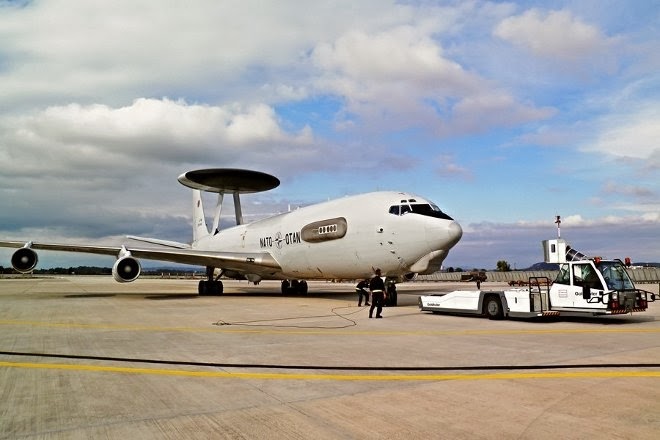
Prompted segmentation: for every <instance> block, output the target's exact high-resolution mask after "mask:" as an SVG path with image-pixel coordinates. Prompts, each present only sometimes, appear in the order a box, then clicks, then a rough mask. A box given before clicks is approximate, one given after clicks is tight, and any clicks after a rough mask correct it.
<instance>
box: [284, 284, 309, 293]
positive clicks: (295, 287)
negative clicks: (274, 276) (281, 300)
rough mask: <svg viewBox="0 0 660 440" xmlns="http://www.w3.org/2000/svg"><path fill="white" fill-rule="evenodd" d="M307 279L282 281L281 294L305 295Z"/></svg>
mask: <svg viewBox="0 0 660 440" xmlns="http://www.w3.org/2000/svg"><path fill="white" fill-rule="evenodd" d="M307 289H308V287H307V281H305V280H284V281H282V294H284V295H307Z"/></svg>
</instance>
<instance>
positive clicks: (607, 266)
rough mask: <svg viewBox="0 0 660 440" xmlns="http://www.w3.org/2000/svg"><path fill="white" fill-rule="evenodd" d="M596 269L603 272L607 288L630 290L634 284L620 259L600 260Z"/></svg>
mask: <svg viewBox="0 0 660 440" xmlns="http://www.w3.org/2000/svg"><path fill="white" fill-rule="evenodd" d="M598 270H600V272H601V273H602V274H603V278H604V279H605V283H606V284H607V288H608V289H611V290H630V289H634V288H635V285H634V284H633V282H632V281H631V279H630V277H629V276H628V272H626V269H625V268H624V267H623V264H621V262H620V261H601V262H600V263H599V264H598Z"/></svg>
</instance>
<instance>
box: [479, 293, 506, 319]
mask: <svg viewBox="0 0 660 440" xmlns="http://www.w3.org/2000/svg"><path fill="white" fill-rule="evenodd" d="M484 311H485V313H486V316H488V319H502V318H503V317H504V312H503V310H502V303H501V302H500V299H499V298H498V297H497V296H489V297H488V298H486V303H485V305H484Z"/></svg>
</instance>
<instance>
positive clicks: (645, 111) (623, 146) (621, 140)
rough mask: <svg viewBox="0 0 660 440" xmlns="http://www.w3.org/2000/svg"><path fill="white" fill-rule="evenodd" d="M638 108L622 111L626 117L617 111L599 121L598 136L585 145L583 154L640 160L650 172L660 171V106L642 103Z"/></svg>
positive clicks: (637, 104)
mask: <svg viewBox="0 0 660 440" xmlns="http://www.w3.org/2000/svg"><path fill="white" fill-rule="evenodd" d="M636 106H637V108H636V109H629V108H626V109H623V110H625V113H623V112H620V111H616V110H615V111H614V112H613V113H611V114H608V115H606V116H603V117H602V118H600V120H599V121H598V122H597V126H598V128H599V135H598V136H597V138H596V139H595V140H594V141H593V142H592V143H589V144H586V145H584V146H583V148H584V150H585V151H592V152H603V153H606V154H609V155H612V156H616V157H619V158H632V159H639V160H643V161H644V165H645V167H646V168H648V169H650V170H658V169H660V145H658V139H660V124H659V123H658V121H660V106H658V105H657V104H656V103H646V104H643V103H642V104H640V103H639V102H638V103H636Z"/></svg>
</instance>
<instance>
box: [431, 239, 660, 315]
mask: <svg viewBox="0 0 660 440" xmlns="http://www.w3.org/2000/svg"><path fill="white" fill-rule="evenodd" d="M542 243H543V250H544V254H545V262H546V263H558V264H559V274H558V275H557V278H556V279H555V280H554V282H552V281H551V280H549V279H548V278H546V277H531V278H530V279H529V281H528V287H526V288H512V289H507V290H467V291H464V290H459V291H454V292H449V293H445V294H436V295H425V296H420V297H419V307H420V309H421V310H422V311H429V312H444V313H457V314H473V315H484V316H487V317H488V318H490V319H502V318H505V317H512V318H513V317H516V318H533V317H541V316H586V315H589V316H595V315H621V314H626V313H632V312H644V311H646V309H647V308H648V303H649V302H652V301H655V300H657V299H659V297H658V296H656V295H655V294H653V293H651V292H647V291H645V290H641V289H637V288H636V287H635V285H634V284H633V282H632V280H631V279H630V276H629V275H628V273H627V272H626V269H625V265H624V264H623V262H621V260H604V259H601V258H598V257H596V258H588V257H586V256H585V255H584V254H582V253H580V252H578V251H576V250H575V249H572V248H571V247H570V246H569V245H568V244H567V243H566V242H565V241H564V240H562V239H554V240H545V241H543V242H542Z"/></svg>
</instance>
